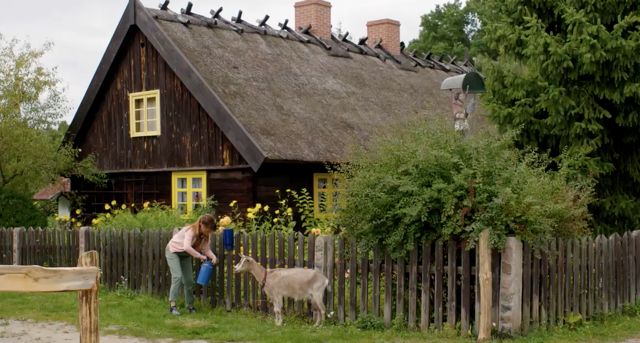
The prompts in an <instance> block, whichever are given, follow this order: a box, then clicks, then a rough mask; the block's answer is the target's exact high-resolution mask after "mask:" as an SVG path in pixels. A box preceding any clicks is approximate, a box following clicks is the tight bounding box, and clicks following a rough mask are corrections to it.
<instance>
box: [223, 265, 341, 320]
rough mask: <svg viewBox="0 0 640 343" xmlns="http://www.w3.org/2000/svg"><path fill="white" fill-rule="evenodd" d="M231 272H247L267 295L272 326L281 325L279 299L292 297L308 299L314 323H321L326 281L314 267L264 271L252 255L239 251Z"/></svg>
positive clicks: (323, 311)
mask: <svg viewBox="0 0 640 343" xmlns="http://www.w3.org/2000/svg"><path fill="white" fill-rule="evenodd" d="M234 272H235V273H240V272H250V273H251V274H253V277H255V278H256V281H258V283H259V284H260V285H261V286H262V288H263V289H264V292H265V293H266V294H267V297H268V298H269V299H270V300H271V302H273V313H274V314H275V317H276V318H275V320H276V325H277V326H280V325H282V304H283V298H284V297H288V298H293V299H295V300H303V299H309V300H311V306H312V308H313V319H314V320H315V325H316V326H318V325H320V324H322V322H323V321H324V316H325V312H326V310H325V307H324V304H323V303H322V296H323V295H324V290H325V288H327V285H328V284H329V280H328V279H327V278H326V277H325V276H324V275H322V273H320V272H319V271H317V270H315V269H307V268H276V269H270V270H267V269H265V268H264V267H263V266H261V265H260V264H259V263H258V262H256V261H255V260H254V259H253V258H251V257H249V256H245V255H243V254H240V262H238V264H236V266H235V268H234Z"/></svg>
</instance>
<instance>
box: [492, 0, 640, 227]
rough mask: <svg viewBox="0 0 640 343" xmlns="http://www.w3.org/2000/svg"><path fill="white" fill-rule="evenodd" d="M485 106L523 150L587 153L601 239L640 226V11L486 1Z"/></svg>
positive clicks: (537, 0)
mask: <svg viewBox="0 0 640 343" xmlns="http://www.w3.org/2000/svg"><path fill="white" fill-rule="evenodd" d="M481 3H482V7H481V11H480V12H479V15H480V18H481V21H482V26H483V30H484V37H483V43H484V44H486V45H487V46H488V47H489V48H490V49H493V50H495V51H497V52H498V53H499V57H498V58H496V59H495V60H485V61H483V63H482V65H483V72H484V73H485V75H486V80H487V88H488V94H486V96H485V102H486V103H487V104H488V108H489V110H490V111H489V112H490V113H491V114H492V117H493V119H494V120H495V122H497V123H498V124H499V126H500V127H501V128H503V129H512V128H517V129H519V132H520V133H519V135H518V137H517V138H518V141H519V144H520V145H522V146H534V147H537V148H539V149H540V150H543V151H549V152H550V153H551V154H552V155H557V154H559V153H560V152H561V151H563V150H568V151H570V152H578V153H587V154H588V156H589V157H590V159H589V160H588V161H586V163H585V164H584V165H583V166H582V167H583V170H584V171H585V172H586V173H589V174H591V175H594V176H596V177H597V179H598V184H597V188H596V194H597V201H596V202H595V203H594V204H593V206H592V212H593V214H594V219H595V222H596V226H597V230H598V231H599V232H605V233H609V232H613V231H621V230H628V229H637V228H638V227H639V226H640V215H639V213H640V149H638V144H639V143H640V113H639V108H640V59H639V58H638V52H639V51H640V2H638V1H620V0H579V1H578V0H559V1H541V0H531V1H515V0H483V1H481Z"/></svg>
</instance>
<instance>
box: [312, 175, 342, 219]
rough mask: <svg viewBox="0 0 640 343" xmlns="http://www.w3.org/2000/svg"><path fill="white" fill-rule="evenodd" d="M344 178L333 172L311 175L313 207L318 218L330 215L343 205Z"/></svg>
mask: <svg viewBox="0 0 640 343" xmlns="http://www.w3.org/2000/svg"><path fill="white" fill-rule="evenodd" d="M343 185H344V179H343V178H342V177H341V176H338V175H335V174H314V175H313V209H314V214H315V216H316V217H318V218H327V217H331V216H333V215H335V214H336V212H338V210H340V209H341V208H342V207H343V206H344V199H343V197H342V192H343V191H344V186H343Z"/></svg>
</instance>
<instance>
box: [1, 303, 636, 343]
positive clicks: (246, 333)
mask: <svg viewBox="0 0 640 343" xmlns="http://www.w3.org/2000/svg"><path fill="white" fill-rule="evenodd" d="M0 304H1V305H2V306H0V318H2V319H10V318H11V319H34V320H42V321H64V322H68V323H72V324H75V325H77V321H78V319H77V301H76V294H75V293H46V294H34V293H30V294H25V293H0ZM199 310H200V311H199V312H198V313H197V314H194V315H189V314H183V315H182V316H180V317H173V316H171V315H170V314H169V313H168V311H167V305H166V303H165V301H163V300H161V299H158V298H155V297H149V296H144V295H136V296H133V297H131V296H126V295H120V294H116V293H110V292H102V293H101V294H100V328H101V330H102V331H101V332H102V333H112V334H122V335H129V336H137V337H146V338H175V339H205V340H208V341H212V342H218V341H220V342H229V341H232V342H274V343H276V342H277V343H282V342H426V341H428V342H435V343H438V342H456V343H457V342H474V339H472V338H460V337H456V336H455V335H454V334H453V333H452V332H448V333H447V332H444V333H434V332H428V333H421V332H416V331H407V330H393V329H389V330H384V331H374V330H360V329H358V328H356V327H355V326H353V325H344V326H341V325H332V324H327V325H325V326H324V327H320V328H315V327H313V326H312V325H311V324H310V322H309V321H306V320H303V319H300V318H295V317H292V316H286V317H285V324H284V326H283V327H280V328H278V327H276V326H275V324H274V322H273V318H272V317H271V316H267V315H262V314H256V313H253V312H248V311H233V312H225V311H224V310H220V309H214V310H212V309H210V308H207V307H206V306H200V307H199ZM632 312H635V311H632ZM633 336H640V316H638V315H637V314H635V315H633V316H612V317H608V318H606V319H604V320H602V321H599V322H595V323H587V324H584V325H583V326H581V327H580V328H578V329H577V330H574V331H570V330H567V329H558V330H551V331H538V332H535V333H532V334H530V335H529V336H528V337H526V338H519V339H514V340H508V341H509V342H612V341H616V340H622V339H625V338H629V337H633Z"/></svg>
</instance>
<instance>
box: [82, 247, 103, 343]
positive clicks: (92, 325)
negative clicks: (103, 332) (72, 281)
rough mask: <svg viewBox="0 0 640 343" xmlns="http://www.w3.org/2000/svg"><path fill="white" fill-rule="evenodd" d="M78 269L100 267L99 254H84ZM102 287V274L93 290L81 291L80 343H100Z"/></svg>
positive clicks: (93, 252) (97, 278) (92, 252)
mask: <svg viewBox="0 0 640 343" xmlns="http://www.w3.org/2000/svg"><path fill="white" fill-rule="evenodd" d="M78 267H98V252H97V251H89V252H85V253H82V254H81V255H80V258H78ZM99 285H100V273H98V275H97V276H96V284H95V285H94V286H93V288H92V289H89V290H85V291H79V292H78V302H79V310H78V311H79V321H80V343H98V342H100V334H99V332H98V319H99V316H98V287H99Z"/></svg>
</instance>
